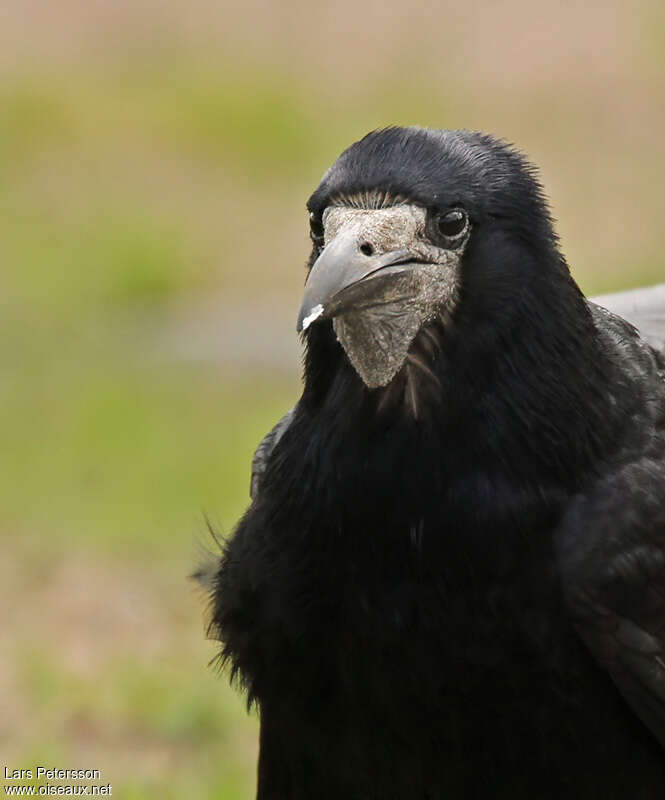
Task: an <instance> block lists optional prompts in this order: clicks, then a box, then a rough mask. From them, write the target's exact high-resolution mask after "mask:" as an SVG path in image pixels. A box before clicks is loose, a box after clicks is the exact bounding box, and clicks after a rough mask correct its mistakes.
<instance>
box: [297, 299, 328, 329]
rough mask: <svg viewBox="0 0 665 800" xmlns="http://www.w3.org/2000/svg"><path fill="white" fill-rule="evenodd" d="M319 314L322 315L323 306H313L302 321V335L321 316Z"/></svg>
mask: <svg viewBox="0 0 665 800" xmlns="http://www.w3.org/2000/svg"><path fill="white" fill-rule="evenodd" d="M321 314H323V306H322V305H321V303H319V304H318V305H316V306H314V308H313V309H312V310H311V312H310V313H309V314H308V315H307V316H306V317H305V319H304V320H303V321H302V329H303V333H304V332H305V331H306V330H307V328H309V326H310V325H311V324H312V322H314V321H315V320H317V319H318V318H319V317H320V316H321Z"/></svg>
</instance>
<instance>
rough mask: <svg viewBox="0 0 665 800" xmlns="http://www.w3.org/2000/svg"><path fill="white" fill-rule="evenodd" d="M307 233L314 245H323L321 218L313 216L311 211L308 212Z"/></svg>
mask: <svg viewBox="0 0 665 800" xmlns="http://www.w3.org/2000/svg"><path fill="white" fill-rule="evenodd" d="M309 231H310V235H311V237H312V241H313V242H314V244H316V245H322V244H323V222H322V221H321V217H319V216H318V215H317V214H315V213H314V212H313V211H310V212H309Z"/></svg>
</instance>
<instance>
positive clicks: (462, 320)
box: [298, 128, 579, 389]
mask: <svg viewBox="0 0 665 800" xmlns="http://www.w3.org/2000/svg"><path fill="white" fill-rule="evenodd" d="M308 209H309V215H310V226H311V238H312V243H313V250H312V255H311V258H310V263H309V274H308V277H307V281H306V284H305V292H304V298H303V301H302V306H301V308H300V313H299V316H298V329H299V330H302V331H305V333H306V337H307V335H308V334H310V333H311V332H313V330H315V329H316V328H317V326H322V325H323V324H324V323H326V322H327V323H328V328H329V327H330V321H332V328H333V330H334V334H335V337H336V338H337V340H338V341H339V343H340V344H341V346H342V348H343V350H344V352H345V354H346V357H347V358H348V361H349V362H350V363H351V364H352V366H353V368H354V369H355V371H356V373H357V374H358V376H359V377H360V379H361V380H362V382H363V383H364V385H365V386H366V387H367V388H369V389H376V388H378V387H382V386H387V385H389V384H390V383H391V382H393V381H394V380H395V378H396V376H398V375H400V374H401V373H402V372H403V371H404V367H405V365H406V364H407V363H408V362H409V359H410V357H411V356H412V355H413V354H414V353H415V352H416V351H417V349H418V342H419V341H421V342H422V341H423V340H424V339H425V338H426V337H429V338H430V339H431V335H430V334H431V331H432V330H433V329H436V332H437V337H438V338H439V339H440V341H441V347H442V348H443V349H445V347H446V339H448V338H449V339H451V340H452V339H453V338H454V332H455V331H456V330H460V328H463V329H465V330H466V332H467V334H468V333H469V331H470V330H471V329H475V335H476V336H482V330H483V327H484V326H486V325H487V321H488V320H491V322H492V324H491V326H490V327H491V329H492V331H493V334H492V335H494V334H495V333H496V331H497V330H498V331H500V330H501V329H502V327H503V328H504V329H505V328H507V327H510V320H511V318H512V317H513V316H515V315H516V314H518V312H519V310H520V307H521V306H522V305H523V304H524V303H525V302H529V301H532V302H533V301H535V297H536V295H538V294H540V295H541V298H540V299H541V300H542V299H543V296H544V295H545V294H546V293H547V292H548V289H549V291H550V293H552V290H553V289H554V288H555V284H557V283H559V284H561V285H563V284H566V285H567V286H568V287H569V288H570V287H571V286H574V284H573V282H572V280H571V279H570V276H569V273H568V269H567V267H566V265H565V262H564V261H563V259H562V257H561V256H560V255H559V253H558V250H557V245H556V236H555V234H554V232H553V229H552V225H551V221H550V217H549V213H548V210H547V206H546V203H545V201H544V199H543V194H542V191H541V188H540V185H539V183H538V181H537V178H536V176H535V172H534V169H533V168H532V167H531V166H530V165H529V164H528V162H527V161H526V160H525V159H524V158H523V157H522V156H521V155H520V154H519V153H518V152H517V151H516V150H515V149H514V148H512V147H511V146H509V145H508V144H506V143H505V142H502V141H500V140H497V139H494V138H493V137H491V136H487V135H484V134H480V133H474V132H469V131H439V130H429V129H421V128H388V129H385V130H380V131H374V132H372V133H370V134H368V135H367V136H365V137H364V138H363V139H361V140H360V141H359V142H356V143H355V144H353V145H352V146H351V147H349V148H348V149H347V150H346V151H345V152H344V153H342V155H341V156H340V157H339V158H338V160H337V161H336V162H335V163H334V164H333V165H332V167H330V169H329V170H328V171H327V172H326V173H325V175H324V176H323V179H322V181H321V183H320V185H319V187H318V188H317V189H316V191H315V192H314V194H313V195H312V196H311V198H310V199H309V202H308ZM575 288H576V287H575ZM553 293H554V294H555V295H556V292H553ZM578 294H579V292H578ZM545 301H546V302H547V298H545ZM550 302H553V303H554V304H555V305H556V302H557V300H556V298H555V299H554V300H552V298H550ZM536 313H538V312H536ZM512 333H513V335H514V334H515V331H513V332H512ZM468 339H469V337H468V336H467V343H468ZM426 361H427V358H426V356H422V355H419V356H418V363H419V364H420V366H421V367H422V368H423V369H427V370H430V371H431V370H432V364H427V363H424V362H426Z"/></svg>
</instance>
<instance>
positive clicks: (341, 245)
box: [298, 228, 417, 331]
mask: <svg viewBox="0 0 665 800" xmlns="http://www.w3.org/2000/svg"><path fill="white" fill-rule="evenodd" d="M416 260H417V256H416V255H415V254H414V253H412V252H411V251H409V250H408V249H406V248H402V249H399V250H393V251H391V252H389V253H375V252H374V251H373V248H372V246H371V245H370V244H369V243H368V242H363V241H362V237H360V238H359V236H358V230H357V229H355V228H352V229H350V230H347V231H344V230H342V231H340V232H339V233H338V234H337V236H335V238H334V239H333V240H332V241H331V242H330V243H329V244H327V245H326V247H325V248H324V250H323V252H322V253H321V255H320V256H319V257H318V258H317V260H316V261H315V262H314V266H313V267H312V269H311V271H310V273H309V276H308V278H307V282H306V283H305V294H304V297H303V301H302V305H301V307H300V313H299V314H298V330H299V331H303V330H307V328H308V327H309V326H310V325H311V324H312V323H313V322H314V321H315V320H317V319H320V318H329V317H332V316H335V315H336V314H337V313H339V312H340V311H342V310H343V308H346V307H347V306H348V304H349V303H350V302H353V303H354V305H357V304H358V303H359V302H360V304H361V305H362V299H363V296H365V295H368V294H370V293H371V292H368V291H366V290H370V288H371V289H372V290H373V289H374V288H375V284H374V280H373V279H374V278H375V277H376V278H378V277H379V273H380V276H381V277H385V278H386V279H387V278H388V276H389V275H395V274H402V273H403V272H404V271H405V270H407V269H412V268H413V266H414V263H413V262H414V261H416ZM387 268H390V269H389V270H388V269H387ZM370 283H371V284H372V286H371V287H370V286H369V284H370ZM353 287H357V288H355V289H353ZM352 289H353V290H352Z"/></svg>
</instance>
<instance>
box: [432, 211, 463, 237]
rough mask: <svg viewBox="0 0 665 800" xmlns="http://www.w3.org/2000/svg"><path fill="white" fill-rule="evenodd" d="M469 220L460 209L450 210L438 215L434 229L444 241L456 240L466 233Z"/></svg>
mask: <svg viewBox="0 0 665 800" xmlns="http://www.w3.org/2000/svg"><path fill="white" fill-rule="evenodd" d="M468 221H469V218H468V217H467V215H466V211H464V209H462V208H452V209H450V210H449V211H444V212H443V213H442V214H440V215H439V217H438V219H437V221H436V227H437V230H438V231H439V233H440V234H441V235H442V236H444V237H445V238H446V239H457V238H458V237H459V236H461V234H463V233H464V232H465V231H466V227H467V224H468Z"/></svg>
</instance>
